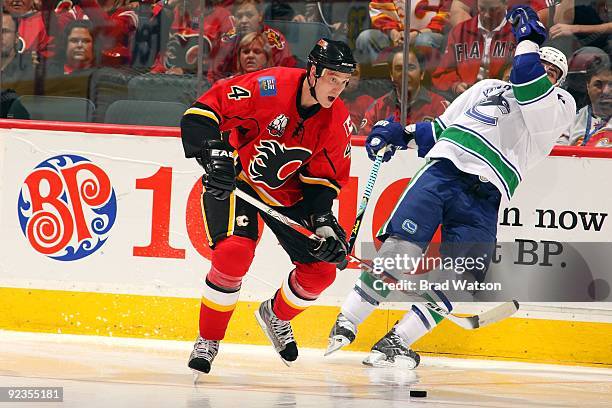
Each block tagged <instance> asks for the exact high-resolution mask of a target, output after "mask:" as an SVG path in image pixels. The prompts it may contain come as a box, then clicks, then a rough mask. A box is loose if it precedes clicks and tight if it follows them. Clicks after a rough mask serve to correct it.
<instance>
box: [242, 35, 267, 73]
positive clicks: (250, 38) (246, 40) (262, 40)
mask: <svg viewBox="0 0 612 408" xmlns="http://www.w3.org/2000/svg"><path fill="white" fill-rule="evenodd" d="M254 42H258V43H259V44H260V45H261V47H262V48H263V51H264V53H265V54H266V65H265V67H264V68H267V67H269V66H270V62H271V61H272V48H271V47H270V45H269V44H268V41H267V40H266V37H265V36H264V35H263V34H262V33H248V34H247V35H245V36H244V37H242V38H241V39H240V42H239V43H238V53H237V56H238V58H236V65H237V66H236V72H239V73H243V72H242V67H241V66H240V52H241V51H242V49H243V48H246V47H248V46H250V45H251V44H253V43H254Z"/></svg>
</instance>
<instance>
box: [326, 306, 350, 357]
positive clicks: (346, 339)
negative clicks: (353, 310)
mask: <svg viewBox="0 0 612 408" xmlns="http://www.w3.org/2000/svg"><path fill="white" fill-rule="evenodd" d="M356 335H357V327H356V326H355V325H354V324H353V322H351V321H350V320H349V319H347V318H346V316H344V315H343V314H342V313H340V314H339V315H338V317H337V318H336V323H335V324H334V327H332V329H331V333H329V338H328V339H327V350H326V351H325V354H324V355H325V356H329V355H330V354H331V353H333V352H334V351H338V350H340V349H341V348H342V347H344V346H348V345H349V344H351V343H352V342H353V341H355V336H356Z"/></svg>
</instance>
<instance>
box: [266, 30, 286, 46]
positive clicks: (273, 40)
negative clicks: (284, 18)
mask: <svg viewBox="0 0 612 408" xmlns="http://www.w3.org/2000/svg"><path fill="white" fill-rule="evenodd" d="M264 35H265V36H266V39H267V40H268V44H269V45H270V47H274V48H276V49H279V50H282V49H283V48H285V41H283V37H282V36H281V34H280V33H279V32H278V31H276V30H274V29H272V28H268V29H267V30H264Z"/></svg>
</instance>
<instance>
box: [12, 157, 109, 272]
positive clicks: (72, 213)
mask: <svg viewBox="0 0 612 408" xmlns="http://www.w3.org/2000/svg"><path fill="white" fill-rule="evenodd" d="M17 215H18V217H19V224H20V226H21V230H22V231H23V234H24V235H25V237H26V238H27V239H28V241H29V242H30V245H31V246H32V248H34V249H35V250H36V251H37V252H39V253H41V254H43V255H46V256H48V257H50V258H53V259H56V260H59V261H74V260H77V259H81V258H84V257H86V256H88V255H91V254H93V253H94V252H96V251H97V250H98V249H100V247H101V246H102V245H103V244H104V243H105V242H106V240H107V239H108V235H109V232H110V229H111V227H112V226H113V224H114V223H115V218H116V215H117V199H116V197H115V191H114V189H113V187H112V185H111V183H110V179H109V178H108V176H107V175H106V173H105V172H104V170H102V169H101V168H100V167H98V166H96V165H95V164H94V163H92V162H91V161H89V160H88V159H86V158H84V157H81V156H76V155H62V156H55V157H52V158H50V159H47V160H45V161H44V162H42V163H40V164H39V165H38V166H36V168H35V169H34V170H33V171H32V172H31V173H30V174H29V175H28V176H27V177H26V179H25V181H24V183H23V186H22V187H21V191H20V193H19V200H18V206H17Z"/></svg>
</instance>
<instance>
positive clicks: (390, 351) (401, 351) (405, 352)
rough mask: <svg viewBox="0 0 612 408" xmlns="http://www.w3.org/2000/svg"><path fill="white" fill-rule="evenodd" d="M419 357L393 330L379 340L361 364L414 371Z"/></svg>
mask: <svg viewBox="0 0 612 408" xmlns="http://www.w3.org/2000/svg"><path fill="white" fill-rule="evenodd" d="M420 361H421V356H419V355H418V354H417V353H416V352H415V351H413V350H411V349H410V347H408V345H407V344H406V342H405V341H404V339H402V338H401V337H400V335H399V334H397V333H396V332H395V328H393V329H391V331H390V332H389V333H387V334H385V336H384V337H383V338H382V339H380V340H379V341H378V342H377V343H376V344H375V345H374V346H373V347H372V350H371V351H370V355H369V356H367V357H366V358H365V359H364V360H363V364H365V365H367V366H371V367H401V368H406V369H408V370H412V369H415V368H416V367H417V366H418V365H419V362H420Z"/></svg>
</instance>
